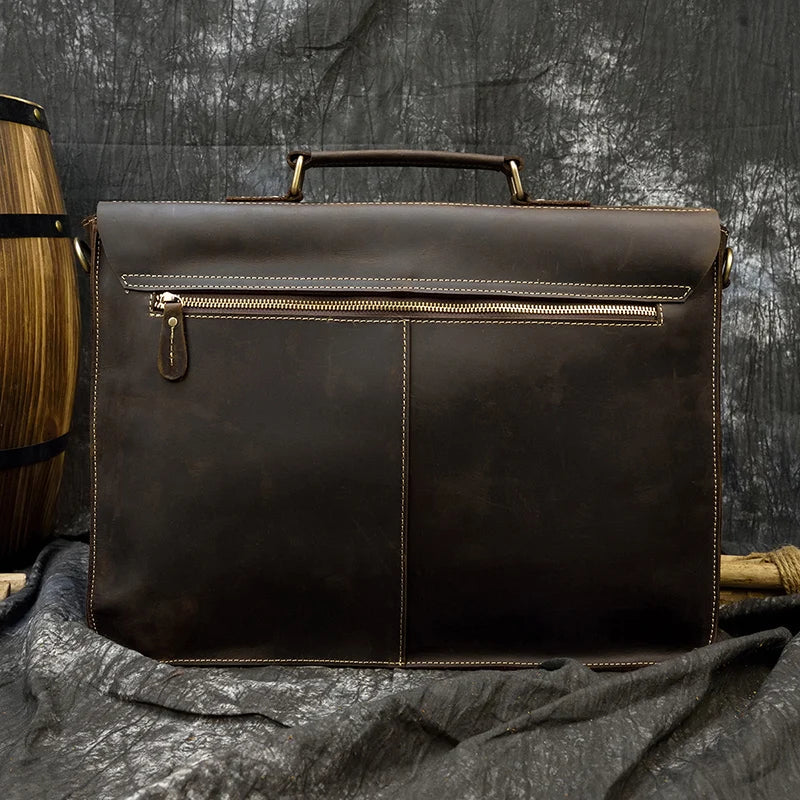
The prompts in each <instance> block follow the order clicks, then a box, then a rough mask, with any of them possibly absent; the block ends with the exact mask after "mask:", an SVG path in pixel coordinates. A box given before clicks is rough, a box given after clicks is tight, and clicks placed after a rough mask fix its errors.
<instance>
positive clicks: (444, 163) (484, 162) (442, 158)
mask: <svg viewBox="0 0 800 800" xmlns="http://www.w3.org/2000/svg"><path fill="white" fill-rule="evenodd" d="M298 156H303V158H304V162H303V168H304V169H311V168H312V167H442V168H445V169H488V170H494V171H495V172H502V173H503V174H504V175H511V167H510V166H509V162H510V161H515V162H516V164H517V167H518V168H519V169H522V159H521V158H519V156H493V155H486V154H484V153H453V152H450V151H448V150H310V151H309V150H292V152H291V153H289V155H288V156H287V157H286V160H287V161H288V162H289V166H290V167H292V169H294V168H295V167H296V166H297V157H298Z"/></svg>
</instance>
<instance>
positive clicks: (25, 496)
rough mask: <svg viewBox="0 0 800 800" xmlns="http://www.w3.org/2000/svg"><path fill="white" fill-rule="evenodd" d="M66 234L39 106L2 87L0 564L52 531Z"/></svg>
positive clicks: (74, 330) (66, 321) (65, 314)
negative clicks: (9, 93) (5, 91)
mask: <svg viewBox="0 0 800 800" xmlns="http://www.w3.org/2000/svg"><path fill="white" fill-rule="evenodd" d="M79 338H80V312H79V306H78V296H77V290H76V281H75V262H74V257H73V241H72V239H71V238H70V233H69V220H68V218H67V216H66V214H65V210H64V200H63V198H62V196H61V189H60V187H59V183H58V177H57V175H56V169H55V164H54V162H53V150H52V146H51V143H50V134H49V131H48V127H47V119H46V118H45V115H44V111H43V110H42V108H41V107H40V106H37V105H36V104H34V103H30V102H28V101H27V100H21V99H19V98H15V97H7V96H4V95H0V569H2V567H3V566H6V565H10V564H13V563H14V562H15V561H16V560H18V559H20V558H23V557H29V556H30V554H31V553H32V551H33V549H34V548H35V547H37V546H38V545H40V544H41V543H42V541H43V540H44V538H45V537H46V536H47V534H48V533H49V531H50V528H51V526H52V522H53V516H54V512H55V505H56V498H57V495H58V487H59V484H60V483H61V472H62V468H63V462H64V448H65V447H66V443H67V433H68V431H69V425H70V419H71V417H72V406H73V400H74V396H75V380H76V377H77V370H78V351H79Z"/></svg>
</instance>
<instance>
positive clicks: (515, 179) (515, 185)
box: [508, 160, 525, 200]
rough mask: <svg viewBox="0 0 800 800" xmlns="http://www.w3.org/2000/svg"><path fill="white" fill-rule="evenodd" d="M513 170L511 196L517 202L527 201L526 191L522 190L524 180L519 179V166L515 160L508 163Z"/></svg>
mask: <svg viewBox="0 0 800 800" xmlns="http://www.w3.org/2000/svg"><path fill="white" fill-rule="evenodd" d="M508 166H509V167H510V168H511V181H510V183H511V194H512V196H513V198H514V199H515V200H524V199H525V190H524V189H523V188H522V179H521V178H520V177H519V166H518V165H517V162H516V161H514V160H510V161H509V162H508Z"/></svg>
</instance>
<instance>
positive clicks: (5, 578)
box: [0, 572, 25, 600]
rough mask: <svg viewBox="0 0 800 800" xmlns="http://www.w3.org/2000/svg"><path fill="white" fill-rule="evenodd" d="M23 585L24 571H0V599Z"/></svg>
mask: <svg viewBox="0 0 800 800" xmlns="http://www.w3.org/2000/svg"><path fill="white" fill-rule="evenodd" d="M24 585H25V573H24V572H0V600H4V599H5V598H6V597H8V596H9V595H10V594H14V592H18V591H19V590H20V589H21V588H22V587H23V586H24Z"/></svg>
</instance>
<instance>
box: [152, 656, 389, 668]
mask: <svg viewBox="0 0 800 800" xmlns="http://www.w3.org/2000/svg"><path fill="white" fill-rule="evenodd" d="M159 662H160V663H162V664H174V663H180V664H294V663H297V662H308V663H309V664H365V665H367V666H370V665H372V666H375V665H379V666H387V667H399V666H401V665H400V662H398V661H356V660H354V659H351V658H303V657H301V658H180V657H177V658H162V659H159Z"/></svg>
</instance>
